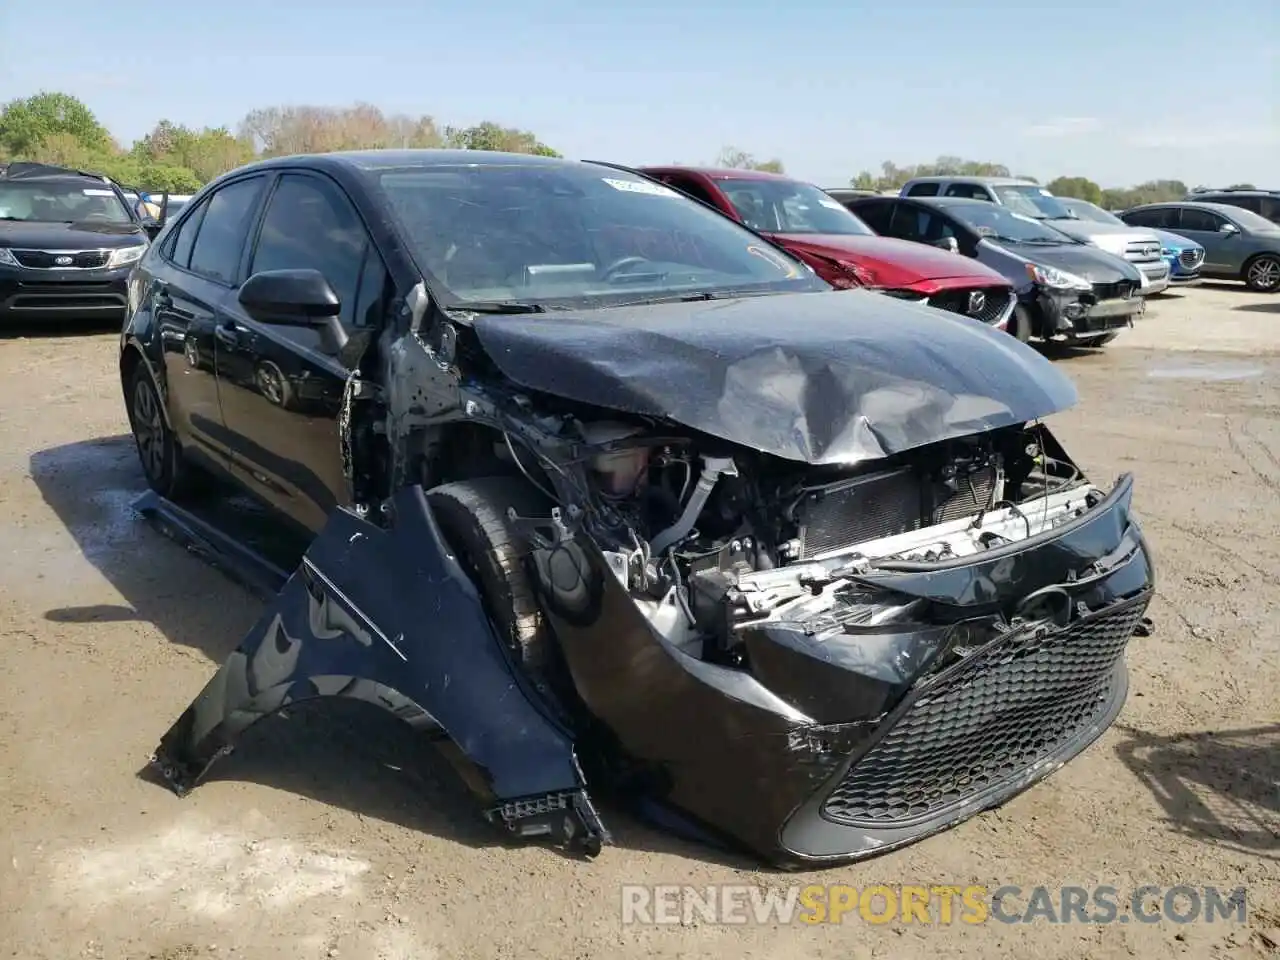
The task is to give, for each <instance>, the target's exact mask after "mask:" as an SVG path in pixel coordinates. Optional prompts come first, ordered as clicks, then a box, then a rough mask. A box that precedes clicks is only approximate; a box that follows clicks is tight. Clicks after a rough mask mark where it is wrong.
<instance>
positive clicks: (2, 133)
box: [0, 91, 115, 157]
mask: <svg viewBox="0 0 1280 960" xmlns="http://www.w3.org/2000/svg"><path fill="white" fill-rule="evenodd" d="M59 134H63V135H65V136H67V137H70V138H71V139H73V140H74V141H75V142H76V143H77V144H79V145H80V146H81V147H83V148H84V149H85V150H86V151H87V152H89V153H107V152H110V151H112V150H113V149H114V147H115V144H114V143H113V142H112V140H111V135H110V134H109V133H107V130H106V128H105V127H104V126H102V124H100V123H99V122H98V118H97V117H95V116H94V115H93V111H91V110H90V109H89V108H88V107H86V106H85V105H84V104H83V103H82V102H81V101H79V100H77V99H76V98H75V97H73V96H71V95H70V94H66V93H53V92H49V91H41V92H40V93H37V94H35V95H34V96H30V97H26V98H25V99H19V100H10V101H9V102H8V103H6V104H5V105H4V107H3V108H0V153H3V154H5V155H7V156H10V157H31V156H33V155H34V154H35V152H36V151H37V150H38V149H39V148H40V146H41V144H42V143H44V142H45V140H47V139H48V138H50V137H54V136H57V135H59ZM68 143H69V141H66V140H63V141H62V142H61V145H60V146H59V147H58V149H59V150H62V151H65V150H66V149H67V144H68Z"/></svg>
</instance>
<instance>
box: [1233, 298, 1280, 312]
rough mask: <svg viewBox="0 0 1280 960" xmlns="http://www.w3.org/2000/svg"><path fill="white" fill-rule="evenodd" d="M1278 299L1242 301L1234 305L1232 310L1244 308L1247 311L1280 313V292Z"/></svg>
mask: <svg viewBox="0 0 1280 960" xmlns="http://www.w3.org/2000/svg"><path fill="white" fill-rule="evenodd" d="M1275 296H1276V299H1275V300H1272V301H1270V302H1269V303H1241V304H1237V305H1236V306H1234V307H1232V308H1231V309H1232V310H1244V311H1245V312H1247V313H1280V294H1276V295H1275Z"/></svg>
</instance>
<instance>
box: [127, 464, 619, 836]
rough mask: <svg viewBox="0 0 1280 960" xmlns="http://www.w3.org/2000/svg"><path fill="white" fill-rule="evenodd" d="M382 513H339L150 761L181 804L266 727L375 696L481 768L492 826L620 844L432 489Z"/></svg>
mask: <svg viewBox="0 0 1280 960" xmlns="http://www.w3.org/2000/svg"><path fill="white" fill-rule="evenodd" d="M382 513H383V515H384V516H385V517H386V518H387V520H388V523H387V525H386V526H385V527H384V526H378V525H375V524H373V523H370V522H369V521H367V520H365V519H362V518H361V517H359V516H357V515H356V514H355V513H352V512H351V511H349V510H347V509H345V508H339V509H337V510H335V511H334V512H333V513H332V514H331V515H330V517H329V521H328V523H327V524H326V525H325V527H324V529H323V530H322V531H321V532H320V535H319V536H318V537H317V538H316V539H315V540H314V541H313V542H312V543H311V546H310V547H309V548H308V550H307V551H306V553H305V555H304V556H303V558H302V562H301V565H300V566H299V567H298V569H297V570H296V571H294V573H293V574H292V575H291V576H290V577H289V578H288V580H287V581H286V582H285V585H284V587H283V588H282V589H281V590H280V592H279V594H278V595H277V596H276V597H275V599H274V600H273V601H272V602H271V603H270V604H269V605H268V607H267V609H266V610H265V611H264V612H263V614H262V616H261V618H259V620H258V622H257V623H256V624H254V626H253V627H252V628H251V629H250V630H249V632H248V634H246V636H245V637H244V639H243V640H242V641H241V643H240V645H239V646H238V647H237V648H236V650H235V652H233V653H232V654H231V656H230V657H228V658H227V660H226V661H225V662H224V663H223V664H222V666H221V667H220V668H219V669H218V672H217V673H216V674H215V675H214V677H213V678H212V679H211V680H210V681H209V683H208V684H207V685H206V686H205V688H204V690H202V691H201V692H200V694H199V695H198V696H197V697H196V698H195V700H193V701H192V703H191V705H190V706H189V707H188V708H187V709H186V710H185V711H184V712H183V714H182V715H181V716H180V717H179V718H178V720H177V722H176V723H175V724H174V725H173V726H172V727H171V728H170V729H169V731H168V732H167V733H166V734H165V735H164V736H163V737H162V738H161V741H160V745H159V746H158V748H157V749H156V752H155V755H154V756H153V757H152V763H153V765H154V766H155V767H156V768H157V769H158V770H159V772H160V773H161V775H162V776H163V777H164V779H165V780H166V782H167V783H168V784H169V786H170V787H171V788H172V789H173V790H174V792H175V793H177V794H178V795H179V796H182V795H185V794H186V793H187V792H188V791H189V790H190V789H192V788H193V787H194V786H195V785H196V784H197V783H198V782H199V781H200V779H201V778H202V777H203V776H204V775H205V773H206V771H207V770H208V769H209V767H210V766H211V765H212V764H213V763H214V762H215V761H216V760H217V759H218V758H219V757H221V756H224V755H225V754H227V753H229V752H231V750H232V749H233V748H234V746H235V743H236V741H237V739H238V738H239V737H240V735H241V734H243V733H244V731H245V730H247V729H248V728H249V727H250V726H252V725H253V724H254V723H256V722H257V721H258V720H260V719H262V718H263V717H266V716H269V715H270V714H272V713H275V712H276V711H278V710H280V709H281V708H283V707H285V706H287V705H289V704H293V703H298V702H301V701H304V700H312V699H316V698H320V697H346V698H351V699H358V700H364V701H366V702H369V703H372V704H375V705H377V706H379V707H382V708H383V709H385V710H387V711H389V712H390V713H392V714H393V715H395V716H398V717H400V718H402V719H404V720H406V721H407V722H409V723H410V724H411V725H413V726H414V727H415V728H418V729H423V730H443V732H444V733H445V734H447V735H448V737H449V738H450V739H451V740H452V741H453V744H454V745H455V746H456V747H457V748H458V751H459V752H460V753H461V754H462V756H463V757H465V759H466V760H467V761H469V762H470V763H471V764H473V765H474V767H475V768H476V771H477V772H478V774H479V778H478V781H479V782H478V783H477V782H471V783H470V786H471V787H472V789H473V791H474V792H476V793H477V795H478V797H479V799H481V800H482V802H483V803H484V804H485V806H486V809H485V815H486V817H487V818H488V819H489V820H490V821H491V822H494V823H496V824H499V825H500V826H502V827H504V828H505V829H506V830H507V831H508V832H509V833H510V834H512V835H514V836H515V837H517V838H519V839H527V840H532V839H536V838H541V837H546V838H551V839H553V840H555V841H557V842H560V843H563V844H566V845H569V846H577V847H581V848H582V849H584V850H585V851H586V853H587V854H588V855H589V856H594V855H595V854H596V853H598V852H599V850H600V847H601V845H602V844H604V843H608V842H609V835H608V832H607V830H606V829H605V828H604V826H603V824H602V823H601V821H600V819H599V817H598V815H597V814H596V812H595V809H594V807H593V806H592V803H591V801H590V798H589V797H588V796H587V793H586V789H585V787H586V784H585V780H584V777H583V774H582V770H581V768H580V766H579V764H578V759H577V755H576V752H575V745H574V739H573V735H572V734H571V733H570V732H569V731H568V730H567V729H565V727H564V726H562V725H561V724H560V723H559V722H558V721H557V720H556V719H555V718H554V717H552V716H551V715H550V713H549V712H548V709H547V707H546V706H545V705H543V704H542V703H541V701H540V699H539V697H538V695H537V693H536V692H535V691H534V689H533V687H532V684H531V683H530V681H529V680H528V679H527V678H526V677H525V676H524V674H523V673H521V672H520V671H519V669H518V668H517V667H516V666H515V665H514V663H513V662H512V659H511V655H510V654H509V653H508V652H507V650H506V649H505V648H504V647H503V645H502V643H501V641H500V640H499V639H498V637H497V635H496V634H495V632H494V630H493V628H492V625H491V623H490V621H489V618H488V616H487V615H486V613H485V610H484V607H483V605H482V601H481V599H480V596H479V594H478V592H477V591H476V588H475V586H474V585H473V584H472V583H471V581H470V580H469V579H468V578H467V576H466V575H465V574H464V573H463V571H462V569H461V568H460V567H459V566H458V564H457V561H456V560H455V558H454V557H453V556H452V555H451V554H450V553H449V551H448V547H447V546H446V545H445V543H444V541H443V539H442V538H441V535H440V531H439V529H438V527H437V526H436V522H435V518H434V517H433V516H432V514H431V509H430V507H429V505H428V503H427V500H426V496H425V494H424V493H423V490H422V488H421V487H420V486H417V485H415V486H411V487H406V488H403V489H402V490H400V491H399V492H398V493H397V494H396V495H395V496H394V497H393V498H392V499H391V500H389V501H387V502H386V503H385V504H384V506H383V508H382ZM471 780H472V781H475V780H476V778H471Z"/></svg>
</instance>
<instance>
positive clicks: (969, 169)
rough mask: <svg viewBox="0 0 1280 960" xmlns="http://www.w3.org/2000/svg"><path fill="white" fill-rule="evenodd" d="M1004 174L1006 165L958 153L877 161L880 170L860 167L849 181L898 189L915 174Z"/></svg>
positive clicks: (865, 187)
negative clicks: (906, 161)
mask: <svg viewBox="0 0 1280 960" xmlns="http://www.w3.org/2000/svg"><path fill="white" fill-rule="evenodd" d="M945 176H964V177H1007V176H1009V168H1008V167H1006V166H1005V165H1004V164H1002V163H990V162H988V161H985V160H965V159H963V158H961V157H950V156H941V157H938V159H937V160H935V161H934V162H933V163H920V164H916V165H914V166H906V167H900V166H898V165H897V164H896V163H893V162H892V161H890V160H886V161H885V162H884V163H882V164H880V173H879V174H875V173H872V172H871V171H870V170H863V171H862V172H861V173H859V174H858V175H857V176H856V177H854V178H852V179H851V180H850V181H849V183H850V185H851V186H854V187H857V188H858V189H860V190H901V189H902V187H903V186H905V185H906V183H907V181H908V180H914V179H915V178H916V177H945Z"/></svg>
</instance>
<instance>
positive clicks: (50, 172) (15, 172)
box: [0, 160, 109, 183]
mask: <svg viewBox="0 0 1280 960" xmlns="http://www.w3.org/2000/svg"><path fill="white" fill-rule="evenodd" d="M0 180H23V181H27V180H39V181H46V182H47V181H53V182H64V183H77V182H83V181H85V180H91V181H93V182H94V183H107V182H109V181H108V178H107V177H105V176H104V175H102V174H100V173H90V172H89V171H86V170H73V169H72V168H70V167H60V166H55V165H54V164H51V163H31V162H28V161H25V160H15V161H13V162H12V163H10V164H8V165H4V166H0Z"/></svg>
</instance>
